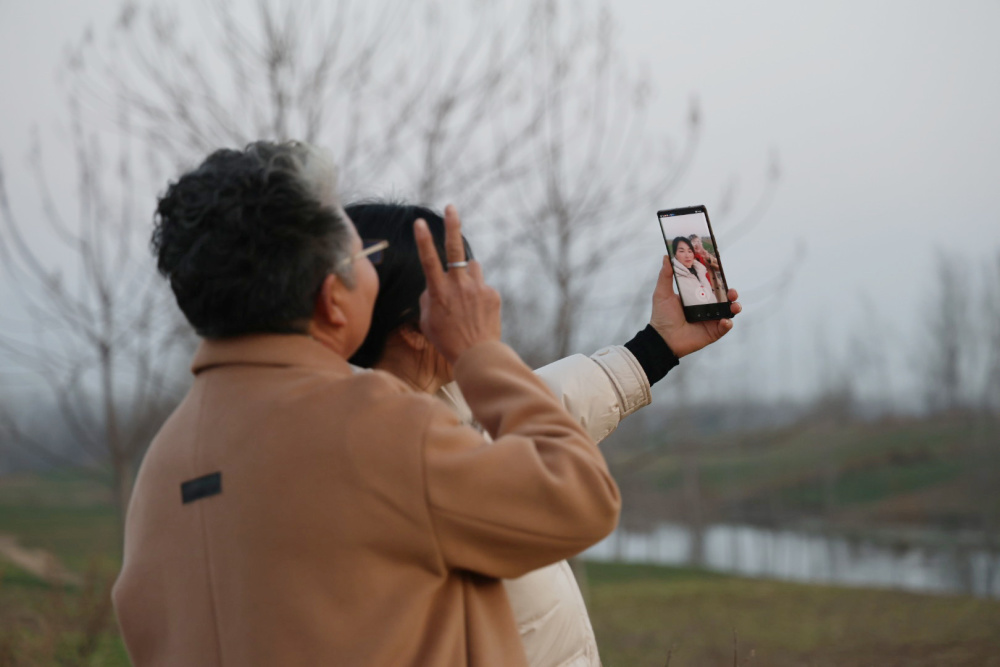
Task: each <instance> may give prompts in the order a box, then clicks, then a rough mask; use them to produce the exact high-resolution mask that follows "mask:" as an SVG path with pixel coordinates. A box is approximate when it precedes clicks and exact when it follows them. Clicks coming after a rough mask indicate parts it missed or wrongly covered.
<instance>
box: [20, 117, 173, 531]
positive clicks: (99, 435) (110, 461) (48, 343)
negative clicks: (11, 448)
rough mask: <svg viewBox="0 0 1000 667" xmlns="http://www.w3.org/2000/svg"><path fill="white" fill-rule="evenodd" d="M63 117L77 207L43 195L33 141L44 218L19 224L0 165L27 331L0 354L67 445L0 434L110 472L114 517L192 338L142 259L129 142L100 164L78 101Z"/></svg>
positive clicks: (60, 196)
mask: <svg viewBox="0 0 1000 667" xmlns="http://www.w3.org/2000/svg"><path fill="white" fill-rule="evenodd" d="M69 106H70V115H71V118H72V127H71V130H72V131H71V133H70V135H71V137H72V145H71V146H69V147H67V149H66V153H67V154H69V155H68V157H69V159H71V160H72V162H73V164H74V167H75V171H76V177H77V184H76V185H77V187H76V194H75V196H74V195H73V194H71V193H66V192H53V191H51V190H50V188H49V182H48V179H47V177H46V171H45V167H44V164H43V159H42V147H41V144H40V143H39V142H35V144H34V147H33V149H32V151H31V157H30V164H31V167H32V169H33V171H34V174H35V177H36V182H37V187H38V193H39V195H40V201H41V210H42V213H41V216H40V219H37V220H36V219H31V220H29V221H24V220H21V219H19V217H18V216H17V215H16V214H15V211H14V207H13V206H12V204H11V201H10V199H9V196H8V192H7V189H6V187H5V181H4V171H3V165H2V164H0V263H2V264H3V270H4V272H5V273H6V275H7V276H8V277H9V278H10V279H11V281H12V283H13V285H14V286H15V287H16V293H17V294H18V296H19V297H20V299H21V305H22V307H23V309H24V312H25V313H26V314H27V316H28V318H29V320H30V321H31V322H32V324H33V330H32V331H31V333H30V335H29V336H17V337H12V336H4V337H3V338H0V349H3V350H4V351H5V352H6V353H7V354H8V356H10V357H11V358H12V359H14V360H15V361H16V362H19V363H20V364H22V365H23V366H24V367H25V368H26V369H29V370H31V371H33V372H34V373H35V374H37V376H38V377H39V378H41V379H42V380H43V382H44V385H45V386H46V387H47V390H48V391H49V392H51V395H52V396H53V398H54V399H55V401H56V404H57V405H58V408H59V410H58V414H59V416H60V417H61V419H62V420H63V421H64V422H65V426H66V428H67V429H68V430H69V433H70V434H71V435H72V437H73V439H74V440H75V443H76V445H77V446H76V447H75V448H74V450H73V451H71V452H66V451H65V450H63V449H59V448H56V447H55V446H54V445H53V443H52V442H51V441H50V440H47V439H45V438H40V437H33V435H32V432H31V431H30V429H26V428H25V427H24V421H25V417H26V415H16V414H12V413H11V411H10V410H8V409H4V410H3V411H0V423H2V425H3V427H4V429H5V430H6V431H7V432H8V435H9V437H10V440H11V442H13V443H17V444H19V445H20V446H21V447H24V448H27V449H28V450H29V451H30V452H31V453H33V454H34V455H35V456H38V457H42V458H44V459H45V460H46V461H48V462H50V463H60V462H61V463H63V464H65V463H67V462H70V463H81V462H82V463H85V464H87V465H89V466H91V467H94V468H103V467H105V466H108V465H110V467H111V469H112V471H113V479H114V500H115V504H116V506H117V508H118V510H119V512H120V516H123V515H124V509H125V507H126V505H127V503H128V499H129V496H130V493H131V489H132V480H133V475H134V471H135V469H136V467H137V465H138V462H139V458H140V457H141V455H142V452H143V451H144V450H145V446H146V445H147V444H148V441H149V438H150V436H151V434H152V433H153V432H155V430H156V428H158V427H159V424H160V423H161V421H162V419H163V417H164V416H165V414H166V413H167V411H168V410H169V409H170V408H172V406H173V404H174V401H175V400H176V398H177V397H178V396H179V393H180V385H179V382H178V374H177V373H176V372H175V369H176V368H177V359H178V357H177V356H176V355H175V354H174V353H175V352H177V351H180V350H188V349H189V347H190V346H189V345H188V343H189V342H190V341H191V337H190V334H188V330H187V327H186V326H184V325H183V323H182V321H181V320H180V319H179V318H178V317H177V316H176V314H177V313H176V307H175V306H174V305H173V304H172V301H171V300H170V299H168V294H167V292H166V290H165V289H164V286H163V285H162V282H161V281H160V280H158V276H156V275H155V271H154V270H153V266H152V263H151V262H150V261H149V259H148V256H147V254H146V252H145V243H146V239H147V233H146V229H145V225H142V224H137V223H141V222H144V221H146V220H148V219H149V214H148V212H147V211H148V210H149V207H148V206H144V205H142V204H141V203H139V204H137V202H136V200H135V198H134V197H135V190H136V188H137V181H138V177H139V173H138V169H137V167H136V163H135V157H134V155H133V152H132V150H131V147H130V145H129V143H128V140H127V139H125V140H123V141H122V143H121V145H120V146H119V148H118V150H117V151H116V152H115V154H113V155H109V153H108V151H107V150H106V147H105V146H104V144H103V142H102V141H101V139H100V138H99V137H98V135H97V134H95V133H94V132H91V131H88V130H87V129H86V128H85V127H84V126H83V124H82V115H81V111H80V108H79V106H78V105H77V104H76V102H75V101H73V100H71V101H70V105H69ZM123 120H124V119H123ZM66 200H70V201H73V203H74V204H75V210H74V211H73V212H71V213H66V212H65V211H64V206H63V203H64V202H65V201H66ZM53 245H54V246H57V248H53V247H52V246H53Z"/></svg>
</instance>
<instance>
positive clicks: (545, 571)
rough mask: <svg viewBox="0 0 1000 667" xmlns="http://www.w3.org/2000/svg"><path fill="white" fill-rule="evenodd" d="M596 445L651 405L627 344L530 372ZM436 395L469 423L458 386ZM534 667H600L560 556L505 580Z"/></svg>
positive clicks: (583, 612) (582, 610) (642, 375)
mask: <svg viewBox="0 0 1000 667" xmlns="http://www.w3.org/2000/svg"><path fill="white" fill-rule="evenodd" d="M535 372H536V373H537V374H538V375H539V376H540V377H541V378H542V379H543V380H544V381H545V383H546V384H548V385H549V387H550V388H551V389H552V391H553V392H554V393H555V395H556V396H558V397H560V398H561V399H562V402H563V405H564V406H566V409H567V411H569V413H570V414H571V415H573V416H574V417H576V418H577V419H578V420H579V422H580V424H581V425H582V426H583V428H584V429H586V431H587V432H588V433H589V434H590V436H591V437H592V438H593V439H594V441H595V442H600V441H601V440H603V439H604V438H606V437H607V436H608V434H609V433H611V432H612V431H614V430H615V428H616V427H617V426H618V422H620V421H621V420H622V419H623V418H624V417H627V416H628V415H630V414H632V413H633V412H635V411H636V410H638V409H639V408H641V407H643V406H645V405H648V404H649V402H650V388H649V380H648V379H647V378H646V374H645V372H643V370H642V366H640V365H639V362H638V361H636V358H635V357H634V356H632V353H631V352H629V351H628V350H627V349H626V348H624V347H621V346H617V345H616V346H611V347H605V348H602V349H600V350H598V351H597V352H595V353H594V354H592V355H591V356H589V357H586V356H584V355H582V354H575V355H573V356H570V357H566V358H565V359H560V360H559V361H556V362H555V363H552V364H549V365H548V366H545V367H544V368H540V369H538V370H537V371H535ZM438 395H439V397H440V398H441V399H442V400H444V401H445V402H447V403H449V404H450V405H451V406H452V408H453V409H454V410H455V411H456V412H457V413H458V414H459V415H460V416H461V418H462V419H463V420H465V421H467V422H468V423H470V424H471V423H474V422H473V418H472V412H471V410H470V409H469V406H468V405H467V404H466V403H465V400H464V399H463V398H462V395H461V392H459V390H458V386H457V385H456V384H455V383H452V384H449V385H446V386H445V387H443V388H442V389H441V391H440V392H439V394H438ZM504 584H505V585H506V588H507V596H508V597H509V598H510V604H511V608H512V609H513V610H514V617H515V619H516V620H517V627H518V630H519V631H520V633H521V640H522V641H523V642H524V649H525V652H526V653H527V655H528V664H529V665H531V666H532V667H563V666H566V667H600V664H601V660H600V658H599V657H598V653H597V641H596V640H595V639H594V629H593V627H591V624H590V617H589V616H588V615H587V607H586V606H585V605H584V602H583V595H582V594H581V593H580V587H579V586H578V585H577V583H576V579H575V578H574V576H573V572H572V570H571V569H570V566H569V563H567V562H566V561H561V562H559V563H554V564H552V565H549V566H547V567H543V568H541V569H539V570H535V571H534V572H529V573H528V574H526V575H524V576H523V577H520V578H518V579H510V580H507V581H505V582H504Z"/></svg>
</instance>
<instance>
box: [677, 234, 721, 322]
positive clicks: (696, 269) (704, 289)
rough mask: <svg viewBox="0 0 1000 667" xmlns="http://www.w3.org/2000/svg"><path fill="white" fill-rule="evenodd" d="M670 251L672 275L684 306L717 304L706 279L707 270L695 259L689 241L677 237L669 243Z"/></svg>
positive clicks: (709, 282) (710, 283)
mask: <svg viewBox="0 0 1000 667" xmlns="http://www.w3.org/2000/svg"><path fill="white" fill-rule="evenodd" d="M671 249H672V250H673V255H674V259H673V264H674V274H675V275H676V276H677V286H678V287H679V288H680V290H681V298H682V299H683V300H684V305H686V306H697V305H700V304H703V303H718V300H717V299H716V298H715V292H714V291H713V290H712V281H710V280H709V279H708V269H707V268H705V265H704V264H702V263H701V262H699V261H698V260H697V259H696V258H695V254H694V246H692V245H691V241H690V240H688V239H686V238H684V237H683V236H678V237H677V238H675V239H674V240H673V242H672V243H671Z"/></svg>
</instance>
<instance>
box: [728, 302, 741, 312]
mask: <svg viewBox="0 0 1000 667" xmlns="http://www.w3.org/2000/svg"><path fill="white" fill-rule="evenodd" d="M729 311H730V312H731V313H732V314H733V315H738V314H740V313H742V312H743V304H741V303H739V302H738V301H733V302H732V304H730V306H729Z"/></svg>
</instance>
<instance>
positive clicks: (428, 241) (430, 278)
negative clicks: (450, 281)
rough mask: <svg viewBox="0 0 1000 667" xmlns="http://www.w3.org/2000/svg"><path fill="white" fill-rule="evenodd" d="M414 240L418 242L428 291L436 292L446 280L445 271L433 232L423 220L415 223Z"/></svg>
mask: <svg viewBox="0 0 1000 667" xmlns="http://www.w3.org/2000/svg"><path fill="white" fill-rule="evenodd" d="M413 238H414V239H415V240H416V242H417V253H418V254H419V255H420V265H421V266H422V267H423V269H424V277H425V278H426V279H427V290H428V291H430V292H434V291H435V290H437V289H438V286H439V285H440V284H441V281H443V280H444V270H442V268H441V258H440V257H439V256H438V253H437V248H435V247H434V239H433V238H432V237H431V230H429V229H427V223H426V222H424V219H423V218H419V219H418V220H417V221H416V222H414V223H413Z"/></svg>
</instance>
